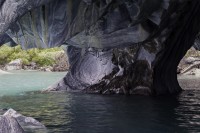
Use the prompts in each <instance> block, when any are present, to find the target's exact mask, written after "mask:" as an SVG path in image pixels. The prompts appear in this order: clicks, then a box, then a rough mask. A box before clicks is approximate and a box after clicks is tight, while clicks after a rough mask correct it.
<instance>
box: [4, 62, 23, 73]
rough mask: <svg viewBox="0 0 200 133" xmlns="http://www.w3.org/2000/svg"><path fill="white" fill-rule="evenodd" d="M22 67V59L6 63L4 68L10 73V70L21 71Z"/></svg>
mask: <svg viewBox="0 0 200 133" xmlns="http://www.w3.org/2000/svg"><path fill="white" fill-rule="evenodd" d="M22 66H23V63H22V59H16V60H14V61H11V62H10V63H8V64H7V65H6V66H5V69H6V70H8V71H10V70H21V69H22Z"/></svg>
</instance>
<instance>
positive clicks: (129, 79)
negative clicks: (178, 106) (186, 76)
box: [0, 0, 200, 95]
mask: <svg viewBox="0 0 200 133" xmlns="http://www.w3.org/2000/svg"><path fill="white" fill-rule="evenodd" d="M10 6H12V8H8V7H10ZM199 14H200V1H199V0H151V1H149V0H59V1H58V0H42V1H39V0H34V1H31V0H27V1H24V0H18V1H16V0H3V1H2V2H1V4H0V33H2V36H3V35H4V36H5V35H6V36H7V37H9V39H12V41H13V42H15V43H17V44H21V45H22V46H23V48H32V47H39V48H47V47H54V46H60V45H62V44H65V45H68V50H67V54H68V56H69V60H70V65H71V69H70V71H69V72H68V73H67V75H66V76H65V78H64V79H62V81H61V82H59V83H57V84H55V85H54V86H51V87H50V88H51V89H50V90H65V91H66V90H67V91H72V90H73V91H81V90H84V91H85V92H90V93H102V94H113V93H125V94H145V95H146V94H157V95H159V94H168V93H178V92H180V91H181V88H180V86H179V85H178V81H177V75H176V69H177V66H178V63H179V62H180V60H181V58H182V57H183V56H184V54H185V53H186V51H187V50H188V49H189V48H190V47H191V46H192V45H193V44H194V42H195V39H196V36H197V34H198V33H199V29H200V17H199ZM9 39H2V42H8V41H9ZM5 40H6V41H5ZM196 43H198V39H196ZM1 44H2V43H1Z"/></svg>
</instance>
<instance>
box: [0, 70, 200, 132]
mask: <svg viewBox="0 0 200 133" xmlns="http://www.w3.org/2000/svg"><path fill="white" fill-rule="evenodd" d="M64 75H65V73H43V72H22V73H18V72H17V73H16V72H15V73H14V74H12V75H4V76H2V75H1V76H0V81H1V82H0V93H1V95H4V96H1V97H0V109H2V108H13V109H15V110H16V111H18V112H19V113H21V114H23V115H26V116H31V117H34V118H36V119H37V120H39V121H40V122H42V123H43V124H44V125H45V126H46V127H47V130H46V131H44V130H43V131H41V130H39V129H37V130H36V129H33V130H30V131H26V132H27V133H31V132H32V133H198V132H200V91H199V90H197V89H196V88H195V89H191V88H190V90H187V91H184V92H183V93H181V94H180V95H178V96H173V97H145V96H102V95H92V94H82V93H63V94H61V93H49V94H41V93H38V92H35V93H33V92H30V93H24V92H25V91H33V90H40V89H42V88H44V87H46V86H48V85H51V84H52V83H54V82H55V81H57V80H58V79H60V78H61V77H62V76H64ZM184 80H185V79H184ZM188 80H190V79H187V81H188ZM192 81H193V79H192ZM199 81H200V80H197V79H196V82H199ZM188 82H190V81H188ZM193 83H194V82H193ZM186 87H187V86H186ZM190 87H191V86H190Z"/></svg>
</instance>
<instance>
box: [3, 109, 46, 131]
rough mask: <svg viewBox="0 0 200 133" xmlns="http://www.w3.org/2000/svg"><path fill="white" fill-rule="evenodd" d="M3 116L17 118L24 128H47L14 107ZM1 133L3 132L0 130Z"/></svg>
mask: <svg viewBox="0 0 200 133" xmlns="http://www.w3.org/2000/svg"><path fill="white" fill-rule="evenodd" d="M3 116H5V117H13V118H15V119H16V120H17V121H18V122H19V124H20V125H21V126H22V127H23V128H24V129H39V128H42V129H45V128H46V127H45V126H44V125H43V124H42V123H40V122H39V121H37V120H36V119H34V118H32V117H26V116H24V115H22V114H20V113H18V112H16V111H15V110H13V109H9V110H8V111H7V112H6V113H5V114H4V115H3ZM0 133H1V132H0Z"/></svg>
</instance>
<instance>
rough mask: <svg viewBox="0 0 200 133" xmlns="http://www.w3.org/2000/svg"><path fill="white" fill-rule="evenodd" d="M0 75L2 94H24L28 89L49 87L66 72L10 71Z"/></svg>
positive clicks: (0, 90)
mask: <svg viewBox="0 0 200 133" xmlns="http://www.w3.org/2000/svg"><path fill="white" fill-rule="evenodd" d="M10 72H11V73H12V74H3V75H0V96H4V95H16V94H21V95H23V94H24V92H27V91H37V90H41V89H43V88H47V87H48V86H49V85H52V84H54V83H55V82H57V81H59V80H60V79H61V78H62V77H64V75H65V74H66V72H53V73H52V72H38V71H10Z"/></svg>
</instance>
